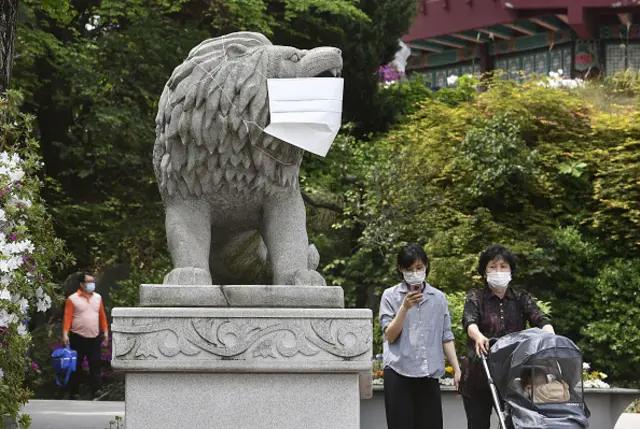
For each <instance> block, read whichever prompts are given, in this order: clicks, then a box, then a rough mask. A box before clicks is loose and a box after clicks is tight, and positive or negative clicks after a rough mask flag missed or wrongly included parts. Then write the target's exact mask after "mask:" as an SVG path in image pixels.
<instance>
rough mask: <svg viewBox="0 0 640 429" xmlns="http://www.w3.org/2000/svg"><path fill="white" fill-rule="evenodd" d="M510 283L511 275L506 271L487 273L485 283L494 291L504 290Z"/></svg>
mask: <svg viewBox="0 0 640 429" xmlns="http://www.w3.org/2000/svg"><path fill="white" fill-rule="evenodd" d="M509 282H511V273H510V272H508V271H503V272H498V273H487V283H489V286H491V287H492V288H494V289H504V288H506V287H507V286H508V285H509Z"/></svg>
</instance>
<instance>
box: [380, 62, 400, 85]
mask: <svg viewBox="0 0 640 429" xmlns="http://www.w3.org/2000/svg"><path fill="white" fill-rule="evenodd" d="M378 75H379V76H380V81H381V82H391V81H396V80H400V78H402V77H403V76H404V73H402V72H399V71H398V70H396V69H395V68H394V67H393V66H392V65H391V64H386V65H384V66H380V67H378Z"/></svg>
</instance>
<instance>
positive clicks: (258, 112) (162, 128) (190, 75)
mask: <svg viewBox="0 0 640 429" xmlns="http://www.w3.org/2000/svg"><path fill="white" fill-rule="evenodd" d="M237 45H241V46H244V47H247V48H249V49H247V50H246V51H243V52H241V53H240V54H239V55H233V54H234V52H233V51H234V46H237ZM271 45H272V44H271V42H270V41H269V40H268V39H267V38H266V37H264V36H263V35H261V34H257V33H242V32H241V33H234V34H232V35H230V36H223V37H220V38H217V39H209V40H206V41H204V42H203V43H201V44H200V45H198V46H196V47H195V48H193V49H192V50H191V52H190V53H189V56H188V57H187V59H186V60H185V61H184V62H183V63H182V64H181V65H180V66H178V67H177V68H176V69H175V70H174V72H173V74H172V75H171V78H170V79H169V81H168V82H167V84H166V86H165V88H164V91H163V93H162V96H161V98H160V102H159V106H158V115H157V117H156V142H155V146H154V153H153V161H154V162H153V164H154V171H155V175H156V178H157V180H158V185H159V187H160V191H161V193H162V194H163V195H174V194H176V193H179V194H180V195H181V196H182V197H183V198H186V197H188V196H190V195H193V196H196V197H198V196H201V195H203V194H207V193H212V192H217V191H219V190H220V189H221V188H223V187H229V188H232V189H233V190H236V191H239V192H242V193H245V194H249V193H252V192H256V191H258V192H265V193H266V194H269V193H271V192H272V190H273V189H274V187H288V186H292V187H297V186H298V174H299V170H300V162H301V160H302V155H303V151H302V150H301V149H299V148H297V147H294V146H291V145H289V144H283V143H282V142H281V141H280V140H278V139H275V138H273V137H271V136H269V135H267V134H265V133H264V132H262V129H263V128H264V127H265V126H266V125H267V121H268V117H269V106H268V102H267V91H266V84H267V77H266V76H267V67H268V61H269V58H268V53H267V52H266V51H265V49H263V47H265V46H271ZM261 89H263V90H261Z"/></svg>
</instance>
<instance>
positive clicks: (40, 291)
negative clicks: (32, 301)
mask: <svg viewBox="0 0 640 429" xmlns="http://www.w3.org/2000/svg"><path fill="white" fill-rule="evenodd" d="M42 297H44V290H43V289H42V287H41V286H38V287H37V288H36V298H38V299H41V298H42Z"/></svg>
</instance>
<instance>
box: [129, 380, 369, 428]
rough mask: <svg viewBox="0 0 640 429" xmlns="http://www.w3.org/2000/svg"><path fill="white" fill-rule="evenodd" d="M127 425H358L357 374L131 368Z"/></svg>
mask: <svg viewBox="0 0 640 429" xmlns="http://www.w3.org/2000/svg"><path fill="white" fill-rule="evenodd" d="M126 379H127V381H126V414H125V416H126V427H127V429H151V428H154V429H164V428H166V429H169V428H171V429H176V428H189V429H196V428H198V429H200V428H202V429H204V428H206V429H256V428H260V429H267V428H273V429H276V428H277V429H302V428H304V429H337V428H340V429H360V396H359V394H358V376H357V375H356V374H177V373H164V374H163V373H151V374H148V373H130V374H127V377H126Z"/></svg>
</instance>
